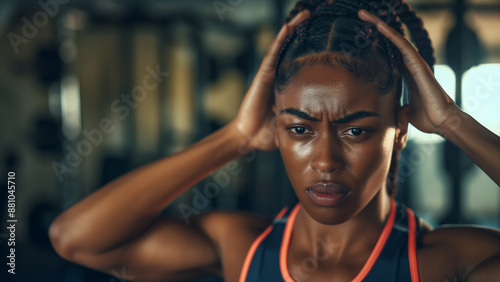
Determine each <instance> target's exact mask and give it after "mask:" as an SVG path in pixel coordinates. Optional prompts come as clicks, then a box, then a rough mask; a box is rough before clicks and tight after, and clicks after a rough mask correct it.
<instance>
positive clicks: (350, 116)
mask: <svg viewBox="0 0 500 282" xmlns="http://www.w3.org/2000/svg"><path fill="white" fill-rule="evenodd" d="M283 114H290V115H293V116H296V117H299V118H301V119H305V120H310V121H319V119H317V118H315V117H312V116H311V115H310V114H308V113H306V112H303V111H301V110H298V109H296V108H287V109H283V110H281V111H280V115H283ZM366 117H381V116H380V115H379V114H377V113H375V112H369V111H359V112H355V113H352V114H348V115H346V116H345V117H341V118H339V119H337V120H334V121H333V122H334V123H348V122H351V121H354V120H357V119H362V118H366Z"/></svg>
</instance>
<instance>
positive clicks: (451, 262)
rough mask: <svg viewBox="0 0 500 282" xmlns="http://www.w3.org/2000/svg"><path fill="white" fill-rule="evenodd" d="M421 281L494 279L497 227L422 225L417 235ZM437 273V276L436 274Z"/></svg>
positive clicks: (499, 265) (499, 245) (499, 263)
mask: <svg viewBox="0 0 500 282" xmlns="http://www.w3.org/2000/svg"><path fill="white" fill-rule="evenodd" d="M418 263H419V272H420V273H421V276H423V277H421V278H422V281H427V280H426V279H424V277H427V278H429V279H431V280H433V279H436V278H437V277H439V279H441V280H440V281H446V279H447V280H448V281H495V280H494V279H493V278H494V277H495V279H497V278H498V277H500V230H498V229H494V228H488V227H483V226H472V225H445V226H440V227H438V228H436V229H432V228H430V227H425V228H424V232H423V233H422V234H421V235H420V236H419V246H418ZM436 275H437V276H436Z"/></svg>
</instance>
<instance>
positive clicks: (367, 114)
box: [333, 111, 381, 123]
mask: <svg viewBox="0 0 500 282" xmlns="http://www.w3.org/2000/svg"><path fill="white" fill-rule="evenodd" d="M367 117H381V116H380V115H379V114H377V113H375V112H368V111H359V112H355V113H352V114H349V115H347V116H345V117H342V118H339V119H338V120H335V121H333V122H334V123H348V122H351V121H354V120H358V119H362V118H367Z"/></svg>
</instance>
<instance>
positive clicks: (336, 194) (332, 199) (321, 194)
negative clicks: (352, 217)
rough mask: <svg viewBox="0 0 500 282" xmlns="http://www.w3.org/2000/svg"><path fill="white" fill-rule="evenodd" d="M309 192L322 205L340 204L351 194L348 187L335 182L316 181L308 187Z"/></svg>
mask: <svg viewBox="0 0 500 282" xmlns="http://www.w3.org/2000/svg"><path fill="white" fill-rule="evenodd" d="M306 191H307V194H308V195H309V197H311V199H312V200H313V201H314V202H315V203H316V204H318V205H320V206H336V205H340V204H341V203H342V202H344V201H345V200H346V198H347V197H349V195H350V194H351V191H350V190H349V189H347V188H346V187H343V186H341V185H338V184H335V183H316V184H313V185H310V186H308V187H307V188H306Z"/></svg>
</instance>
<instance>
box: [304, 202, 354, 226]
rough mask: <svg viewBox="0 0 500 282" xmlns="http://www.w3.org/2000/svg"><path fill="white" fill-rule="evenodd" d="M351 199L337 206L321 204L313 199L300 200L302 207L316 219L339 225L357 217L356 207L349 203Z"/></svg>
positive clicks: (326, 223)
mask: <svg viewBox="0 0 500 282" xmlns="http://www.w3.org/2000/svg"><path fill="white" fill-rule="evenodd" d="M349 202H351V201H346V202H344V203H342V204H340V205H337V206H333V207H332V206H330V207H329V206H320V205H317V204H316V203H314V202H312V201H308V200H305V201H302V200H301V201H300V203H301V205H302V208H304V209H305V211H306V212H307V213H308V214H309V216H311V217H312V218H313V219H314V220H315V221H317V222H318V223H321V224H324V225H338V224H342V223H344V222H347V221H349V220H350V219H351V218H353V217H355V216H356V214H357V211H356V209H355V207H353V206H352V205H350V204H349Z"/></svg>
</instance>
